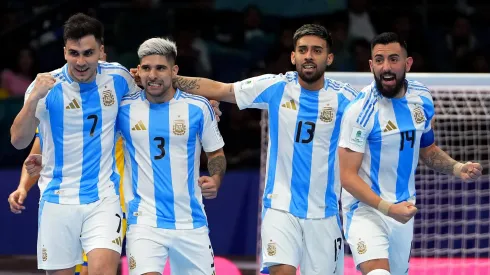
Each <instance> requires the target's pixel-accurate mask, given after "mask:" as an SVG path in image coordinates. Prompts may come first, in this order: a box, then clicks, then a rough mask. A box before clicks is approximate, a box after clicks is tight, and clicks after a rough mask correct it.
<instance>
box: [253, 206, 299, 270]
mask: <svg viewBox="0 0 490 275" xmlns="http://www.w3.org/2000/svg"><path fill="white" fill-rule="evenodd" d="M261 239H262V240H261V241H262V244H261V246H262V270H263V271H264V272H265V271H266V270H267V269H268V267H270V266H273V265H280V264H283V265H290V266H293V267H294V268H297V267H298V265H299V264H300V261H301V256H302V254H303V232H302V229H301V225H300V222H299V219H298V218H296V217H294V216H293V215H291V214H289V213H286V212H283V211H278V210H275V209H270V208H269V209H267V210H266V212H265V214H264V218H263V219H262V228H261Z"/></svg>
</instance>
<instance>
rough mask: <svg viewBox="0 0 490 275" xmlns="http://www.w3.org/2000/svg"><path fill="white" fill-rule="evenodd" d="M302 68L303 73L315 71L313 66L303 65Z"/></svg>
mask: <svg viewBox="0 0 490 275" xmlns="http://www.w3.org/2000/svg"><path fill="white" fill-rule="evenodd" d="M302 67H303V71H305V72H313V71H314V70H315V69H316V66H315V64H304V65H303V66H302Z"/></svg>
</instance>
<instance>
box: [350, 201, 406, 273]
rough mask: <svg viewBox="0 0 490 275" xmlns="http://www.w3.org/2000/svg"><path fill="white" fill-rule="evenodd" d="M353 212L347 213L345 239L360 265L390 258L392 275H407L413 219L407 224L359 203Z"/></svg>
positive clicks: (357, 263)
mask: <svg viewBox="0 0 490 275" xmlns="http://www.w3.org/2000/svg"><path fill="white" fill-rule="evenodd" d="M359 205H360V206H359V208H357V209H355V210H354V211H351V212H346V211H344V217H346V218H345V222H344V229H345V232H346V234H345V235H346V239H347V243H348V244H349V247H350V249H351V251H352V256H353V257H354V262H355V264H356V266H357V267H358V268H359V264H361V263H363V262H365V261H369V260H374V259H388V261H389V263H390V272H391V274H406V272H407V271H408V265H409V264H408V262H409V260H410V249H411V246H412V239H413V220H414V219H413V218H412V219H411V220H410V221H408V222H407V223H406V224H402V223H400V222H397V221H396V220H394V219H392V218H390V217H388V216H385V215H383V214H382V213H381V212H379V211H378V210H376V209H374V208H372V207H370V206H367V205H364V204H359Z"/></svg>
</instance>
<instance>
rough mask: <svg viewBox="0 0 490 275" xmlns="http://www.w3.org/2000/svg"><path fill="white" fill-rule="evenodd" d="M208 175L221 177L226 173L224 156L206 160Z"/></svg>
mask: <svg viewBox="0 0 490 275" xmlns="http://www.w3.org/2000/svg"><path fill="white" fill-rule="evenodd" d="M208 171H209V175H211V176H214V175H218V176H220V177H223V175H224V174H225V171H226V158H225V156H217V157H214V158H211V159H209V160H208Z"/></svg>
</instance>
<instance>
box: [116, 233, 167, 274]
mask: <svg viewBox="0 0 490 275" xmlns="http://www.w3.org/2000/svg"><path fill="white" fill-rule="evenodd" d="M168 242H170V240H169V239H168V238H167V236H165V233H164V232H163V229H159V228H154V227H150V226H146V225H138V224H132V225H130V226H129V227H128V231H127V233H126V258H127V259H128V267H129V273H130V274H131V275H140V274H144V273H148V272H159V273H162V272H163V269H164V268H165V263H166V261H167V258H168V248H167V246H166V244H167V243H168Z"/></svg>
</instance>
